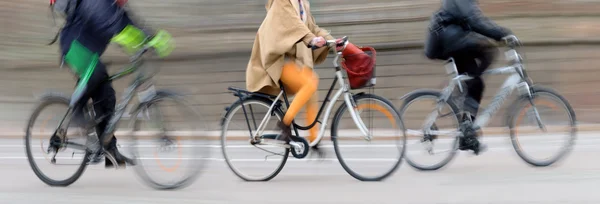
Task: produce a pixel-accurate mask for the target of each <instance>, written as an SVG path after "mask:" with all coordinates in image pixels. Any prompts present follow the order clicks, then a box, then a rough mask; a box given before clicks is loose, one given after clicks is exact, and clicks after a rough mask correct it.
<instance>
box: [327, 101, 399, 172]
mask: <svg viewBox="0 0 600 204" xmlns="http://www.w3.org/2000/svg"><path fill="white" fill-rule="evenodd" d="M353 100H354V101H355V104H356V108H355V110H356V111H357V116H359V117H360V118H361V120H362V121H363V123H364V125H365V126H366V128H367V131H368V132H369V133H370V135H371V138H368V137H365V136H364V135H363V134H362V133H361V131H360V130H353V128H358V126H357V124H356V123H355V122H354V121H353V120H352V117H351V114H350V112H349V111H346V110H347V109H348V108H347V106H346V104H342V105H341V106H340V107H339V109H338V110H337V112H336V114H335V116H334V120H333V123H332V126H331V140H332V141H333V147H334V149H335V154H336V156H337V158H338V160H339V162H340V164H341V165H342V167H343V168H344V170H346V172H348V174H350V175H351V176H352V177H354V178H356V179H358V180H360V181H381V180H383V179H385V178H387V177H389V176H390V175H392V174H393V173H394V172H395V171H396V169H398V167H399V166H400V162H401V161H402V158H403V157H404V152H405V144H406V136H405V131H404V124H403V122H402V119H401V118H400V115H399V114H398V112H397V111H396V110H395V109H394V106H393V105H392V103H391V102H390V101H389V100H387V99H384V98H382V97H379V96H376V95H371V94H358V95H354V96H353ZM342 119H344V120H345V122H341V120H342ZM351 124H354V125H351ZM379 128H381V129H379ZM376 129H378V130H376ZM361 141H367V144H365V145H360V144H358V143H359V142H361ZM344 153H345V154H344ZM343 155H345V156H343ZM363 156H368V157H367V158H361V157H363ZM382 169H383V170H382Z"/></svg>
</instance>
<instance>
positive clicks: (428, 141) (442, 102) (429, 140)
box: [400, 36, 577, 170]
mask: <svg viewBox="0 0 600 204" xmlns="http://www.w3.org/2000/svg"><path fill="white" fill-rule="evenodd" d="M505 43H506V45H508V47H509V49H508V51H506V52H505V57H506V59H507V61H508V63H512V64H511V65H510V66H506V67H501V68H494V69H491V70H487V71H485V72H484V73H483V75H499V74H509V75H510V76H508V77H507V79H506V80H505V81H504V83H503V85H502V86H501V88H500V89H499V90H498V92H497V93H496V95H495V96H494V97H493V98H492V99H491V102H490V104H489V105H488V106H487V107H486V108H485V109H483V111H482V113H481V114H479V116H478V117H477V118H476V119H475V121H471V120H469V119H470V117H468V118H467V121H466V124H465V125H466V126H467V127H468V126H471V128H472V130H476V131H478V130H480V129H481V128H483V127H485V126H486V125H487V124H488V122H489V121H490V119H491V118H492V116H493V115H494V114H495V113H496V112H497V111H498V110H499V108H500V107H501V106H502V105H503V103H504V102H505V100H506V99H507V97H508V96H509V95H510V94H511V93H512V92H513V90H515V89H517V90H518V98H517V99H516V100H515V101H513V102H512V104H511V105H510V106H509V109H508V111H507V115H506V120H505V125H506V126H508V128H509V130H510V138H511V143H512V145H513V148H514V149H515V151H516V153H517V154H518V155H519V157H520V158H521V159H523V160H524V161H525V162H527V163H528V164H530V165H532V166H549V165H552V164H554V163H555V162H557V161H559V160H560V159H562V158H564V156H565V155H567V153H568V152H570V150H571V148H572V146H573V145H574V142H575V139H576V133H577V127H576V117H575V112H574V111H573V108H572V107H571V105H570V104H569V102H568V101H567V100H566V99H565V98H564V97H563V96H561V95H560V94H558V93H557V92H556V91H554V90H552V89H549V88H546V87H542V86H540V85H536V84H534V83H533V81H532V80H531V78H530V77H529V76H528V75H527V71H526V69H525V66H524V65H523V58H522V56H521V54H520V53H519V52H518V48H520V47H521V45H520V42H519V40H518V38H516V37H515V36H509V37H507V38H505ZM445 68H446V73H447V74H448V76H450V82H449V84H448V85H447V86H446V87H445V88H444V89H443V90H442V91H441V92H440V91H436V90H427V89H420V90H415V91H413V92H411V93H408V94H406V95H404V96H403V97H402V98H401V99H404V103H403V104H402V106H401V107H400V113H401V116H402V117H403V118H404V120H405V121H404V122H405V123H406V121H407V119H406V118H407V116H406V115H405V113H406V110H407V108H408V107H409V106H410V105H411V104H413V103H415V102H416V101H417V100H421V99H425V98H429V99H432V100H433V104H435V108H433V111H432V112H431V113H429V114H428V115H427V114H425V115H426V119H425V122H424V123H415V125H419V124H422V125H421V126H419V128H420V129H411V128H408V127H407V129H408V130H407V132H408V134H409V135H416V137H422V139H420V140H419V141H418V142H420V143H422V144H423V145H424V146H425V147H424V149H425V151H426V154H428V155H433V154H435V152H434V150H433V145H434V141H436V140H437V141H440V140H441V139H440V136H442V135H448V136H449V138H450V139H449V141H447V142H449V143H450V144H451V147H450V150H449V151H448V152H449V154H448V155H447V156H446V157H444V158H443V159H442V160H441V161H440V162H437V163H434V162H432V163H434V164H431V165H428V164H422V163H418V162H417V161H416V160H415V158H411V157H410V156H408V155H407V156H406V157H405V158H406V161H407V162H408V163H409V164H410V165H411V166H412V167H414V168H416V169H418V170H437V169H439V168H441V167H443V166H445V165H446V164H448V163H449V162H450V161H451V160H452V159H453V158H454V156H455V154H456V151H457V149H459V148H460V147H459V140H460V139H461V138H465V137H464V134H465V133H464V132H463V131H461V130H462V129H461V128H460V126H461V125H460V124H458V123H461V122H460V121H461V119H460V118H459V117H460V116H464V115H463V113H462V111H463V110H462V107H460V106H458V105H461V106H462V101H463V100H464V99H465V95H466V92H465V91H464V87H463V86H462V83H463V82H464V81H466V80H469V79H472V78H471V77H469V76H468V75H466V74H458V71H457V67H456V64H455V63H454V59H453V58H450V59H448V60H447V61H446V62H445ZM457 86H458V88H459V93H458V94H459V95H458V96H452V95H453V93H454V92H455V87H457ZM455 95H456V94H455ZM543 98H548V99H550V100H551V101H554V102H557V103H558V106H556V105H550V106H551V107H550V108H556V107H562V108H563V109H564V110H566V112H567V115H568V118H569V119H568V120H569V122H568V124H567V126H568V127H566V128H565V129H566V131H568V132H569V133H568V134H569V136H568V137H569V138H568V139H567V141H566V142H565V143H563V144H562V148H561V150H560V151H559V152H558V153H557V154H556V155H555V156H553V157H549V159H547V160H543V159H536V158H533V157H531V156H530V155H528V154H527V153H526V152H525V151H524V150H523V147H522V146H521V141H520V140H519V137H518V136H517V133H518V131H517V129H518V128H517V126H518V123H519V122H521V121H523V120H522V116H525V112H527V111H528V109H529V108H531V112H528V116H533V117H534V118H535V120H534V121H535V123H536V126H537V127H535V126H534V128H533V129H538V128H539V129H541V130H542V131H544V132H546V131H548V130H552V129H559V128H557V127H555V126H546V125H545V124H544V122H543V120H542V119H541V116H540V111H538V109H539V107H542V106H543V105H546V104H536V101H540V100H541V99H543ZM451 99H452V100H451ZM542 102H544V101H542ZM427 110H431V109H426V110H425V111H424V112H425V113H428V112H427ZM444 110H447V111H448V113H445V112H444ZM523 111H525V112H523ZM414 115H423V114H421V113H419V114H416V113H415V114H414ZM556 115H557V114H554V115H552V117H554V116H556ZM438 116H439V118H444V117H449V118H451V119H455V120H454V121H456V122H450V123H452V124H454V125H449V127H448V128H447V129H454V127H455V126H457V127H458V130H442V128H440V127H439V126H440V124H442V123H441V122H436V120H437V119H438ZM532 120H533V119H532ZM546 122H547V120H546ZM443 124H449V123H443ZM407 126H408V125H407ZM463 129H464V128H463ZM465 139H468V138H465ZM409 151H410V150H409Z"/></svg>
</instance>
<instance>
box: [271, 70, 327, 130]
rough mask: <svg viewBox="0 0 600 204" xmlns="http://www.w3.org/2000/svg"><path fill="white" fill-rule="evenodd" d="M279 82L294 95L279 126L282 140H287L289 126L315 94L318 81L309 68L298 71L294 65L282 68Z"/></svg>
mask: <svg viewBox="0 0 600 204" xmlns="http://www.w3.org/2000/svg"><path fill="white" fill-rule="evenodd" d="M281 82H282V83H283V84H284V85H285V87H287V89H288V90H289V91H290V92H292V93H294V94H295V97H294V100H293V101H292V102H291V103H290V107H289V108H288V110H287V111H286V113H285V115H284V117H283V121H282V122H281V123H280V124H279V126H280V128H281V129H282V131H283V132H282V137H283V138H282V139H284V140H288V139H289V136H290V135H291V129H290V125H291V124H292V121H293V120H294V118H295V117H296V115H297V114H298V112H299V111H300V109H301V108H302V107H303V106H304V105H305V104H306V103H307V102H309V100H310V99H311V98H313V95H314V94H315V92H316V90H317V86H318V82H319V79H318V78H317V76H316V74H314V72H313V71H312V69H310V68H304V69H300V68H299V67H298V66H297V65H296V64H295V63H292V62H290V63H287V64H286V65H284V66H283V70H282V73H281Z"/></svg>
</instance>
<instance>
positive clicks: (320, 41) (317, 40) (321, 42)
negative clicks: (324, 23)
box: [310, 36, 327, 48]
mask: <svg viewBox="0 0 600 204" xmlns="http://www.w3.org/2000/svg"><path fill="white" fill-rule="evenodd" d="M326 44H327V41H326V40H325V38H323V37H321V36H319V37H314V38H313V39H312V41H311V42H310V45H311V46H312V47H316V48H321V47H323V46H325V45H326Z"/></svg>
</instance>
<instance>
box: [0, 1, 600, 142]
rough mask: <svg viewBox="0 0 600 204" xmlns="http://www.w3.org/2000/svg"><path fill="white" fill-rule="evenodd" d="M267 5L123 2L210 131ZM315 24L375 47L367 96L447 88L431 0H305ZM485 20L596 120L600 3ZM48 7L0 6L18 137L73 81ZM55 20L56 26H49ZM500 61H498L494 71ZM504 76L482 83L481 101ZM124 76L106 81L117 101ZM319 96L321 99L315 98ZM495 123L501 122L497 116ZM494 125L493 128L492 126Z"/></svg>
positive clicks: (6, 78)
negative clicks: (159, 37) (427, 40)
mask: <svg viewBox="0 0 600 204" xmlns="http://www.w3.org/2000/svg"><path fill="white" fill-rule="evenodd" d="M265 2H266V0H210V1H209V0H170V1H164V0H130V4H131V6H132V7H133V8H134V9H135V11H136V13H137V15H139V16H140V17H141V18H143V19H144V20H145V21H146V23H147V24H148V25H150V26H152V27H160V28H165V29H167V30H169V31H170V32H172V34H173V35H174V37H175V39H176V40H177V49H176V51H175V52H174V54H173V55H172V56H171V57H169V59H167V60H165V61H162V62H157V63H155V64H156V65H159V66H160V67H161V72H160V74H159V76H158V77H157V81H158V84H159V86H160V87H166V88H175V89H178V90H181V91H183V92H185V93H186V94H188V95H190V96H191V97H193V99H194V101H195V105H196V106H197V107H198V108H199V109H200V111H202V112H203V113H204V114H205V115H206V117H207V118H208V119H209V121H210V122H211V123H210V124H211V126H210V127H211V128H212V129H214V130H217V129H218V128H219V126H218V119H219V117H220V116H221V115H222V114H223V112H224V109H223V108H224V107H225V106H226V105H228V104H230V103H231V102H233V101H234V100H235V99H236V98H234V97H233V96H232V95H231V94H229V93H227V89H226V88H227V87H228V86H238V87H244V80H245V77H244V76H245V72H244V71H245V68H246V64H247V60H248V57H249V51H250V49H251V45H252V40H253V38H254V36H255V32H256V30H257V28H258V26H259V25H260V23H261V20H262V18H263V17H264V15H265V7H264V4H265ZM310 2H311V7H312V12H313V14H314V15H315V17H316V21H317V23H318V24H319V25H320V26H321V27H324V28H326V29H328V30H330V31H331V32H332V34H333V35H334V36H344V35H346V36H349V37H350V40H351V41H352V42H353V43H355V44H357V45H369V46H375V47H376V48H378V56H377V57H378V58H377V59H378V61H377V76H378V85H377V88H376V90H375V93H377V94H381V95H383V96H385V97H387V98H389V99H393V100H394V102H395V103H396V104H397V105H400V101H399V100H397V98H399V97H401V96H402V95H404V94H406V93H408V92H409V91H411V90H414V89H416V88H441V87H442V86H443V85H444V83H446V82H447V77H445V75H444V71H443V67H442V63H441V62H436V61H430V60H427V59H425V58H424V56H423V55H422V45H421V43H422V41H423V39H424V33H425V31H426V27H427V21H428V17H429V15H430V14H431V13H432V12H433V11H435V10H436V9H437V8H438V7H439V4H440V1H439V0H369V1H364V0H363V1H359V0H310ZM480 2H481V5H482V8H483V10H484V13H485V14H487V15H488V16H490V17H491V18H492V19H494V20H496V22H497V23H498V24H500V25H503V26H506V27H509V28H511V29H512V30H513V31H514V32H515V34H516V35H517V36H519V37H520V38H521V40H522V41H523V42H525V43H530V46H528V47H527V48H526V50H525V51H526V53H525V54H526V55H527V56H526V57H527V63H528V64H527V65H528V68H529V70H530V72H531V73H530V74H531V75H532V78H533V80H534V81H535V82H538V83H539V84H544V85H547V86H550V87H552V88H555V89H557V90H559V91H560V92H561V93H562V94H563V95H564V96H565V97H567V99H568V100H569V101H570V102H571V104H572V105H573V106H574V107H575V108H576V112H577V114H578V115H577V116H578V119H579V120H580V121H581V122H582V123H596V122H600V117H598V116H597V115H598V113H600V101H599V99H600V95H599V94H598V93H599V91H597V89H598V88H597V87H600V82H599V80H598V78H599V77H600V69H599V68H600V53H599V52H598V51H600V49H599V48H598V46H597V44H599V43H598V42H600V35H599V34H600V14H599V13H598V11H599V10H600V1H597V0H480ZM48 10H49V9H48V1H47V0H2V1H0V26H1V27H0V29H1V32H0V121H1V122H0V128H1V129H7V130H11V131H12V130H18V131H21V130H22V129H23V128H24V125H25V121H26V120H27V118H28V117H29V114H30V113H31V111H32V107H33V105H34V103H35V98H34V96H36V95H39V94H41V93H43V92H44V91H45V90H50V89H52V90H58V91H62V92H64V93H66V94H70V93H71V91H72V90H73V87H74V84H75V80H74V78H73V76H72V75H71V74H70V73H69V72H68V71H67V69H62V70H61V69H59V60H58V57H59V56H58V54H57V53H58V47H57V45H52V46H46V45H45V44H46V43H47V42H49V41H50V40H51V39H52V38H53V37H54V34H55V32H56V30H57V27H55V26H53V23H52V20H51V18H50V13H49V12H48ZM57 23H60V22H57ZM103 59H104V60H105V61H110V62H113V63H114V64H113V66H111V72H116V71H118V69H119V68H120V67H122V66H123V65H124V64H123V63H125V62H126V60H127V58H126V57H125V56H124V55H123V54H122V53H121V52H120V51H119V50H118V48H116V47H114V46H113V47H111V48H110V49H109V51H107V53H106V54H105V56H104V58H103ZM502 62H503V61H502V58H499V60H498V64H497V66H499V65H502V64H501V63H502ZM330 66H331V61H330V60H329V61H327V62H326V63H324V64H322V65H320V66H319V67H317V70H318V72H319V75H320V76H321V79H322V80H321V83H320V89H321V90H320V94H321V95H322V96H324V94H325V92H326V89H327V88H328V87H329V84H330V83H331V80H332V76H333V71H332V70H331V69H330V68H329V67H330ZM502 80H504V76H494V77H487V78H486V81H487V90H488V91H487V92H486V94H485V95H486V100H485V101H484V105H485V104H487V102H488V101H487V99H489V97H491V96H492V94H494V92H495V91H496V89H497V88H498V87H499V85H500V83H501V82H502ZM127 83H128V79H124V80H120V81H118V82H115V83H114V85H115V89H116V91H117V92H118V94H121V93H122V91H123V88H124V87H126V85H127ZM321 99H323V97H321ZM500 116H501V115H500ZM500 119H501V118H496V120H495V121H494V122H493V124H492V125H495V126H498V125H500V124H501V123H500V122H501V120H500Z"/></svg>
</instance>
